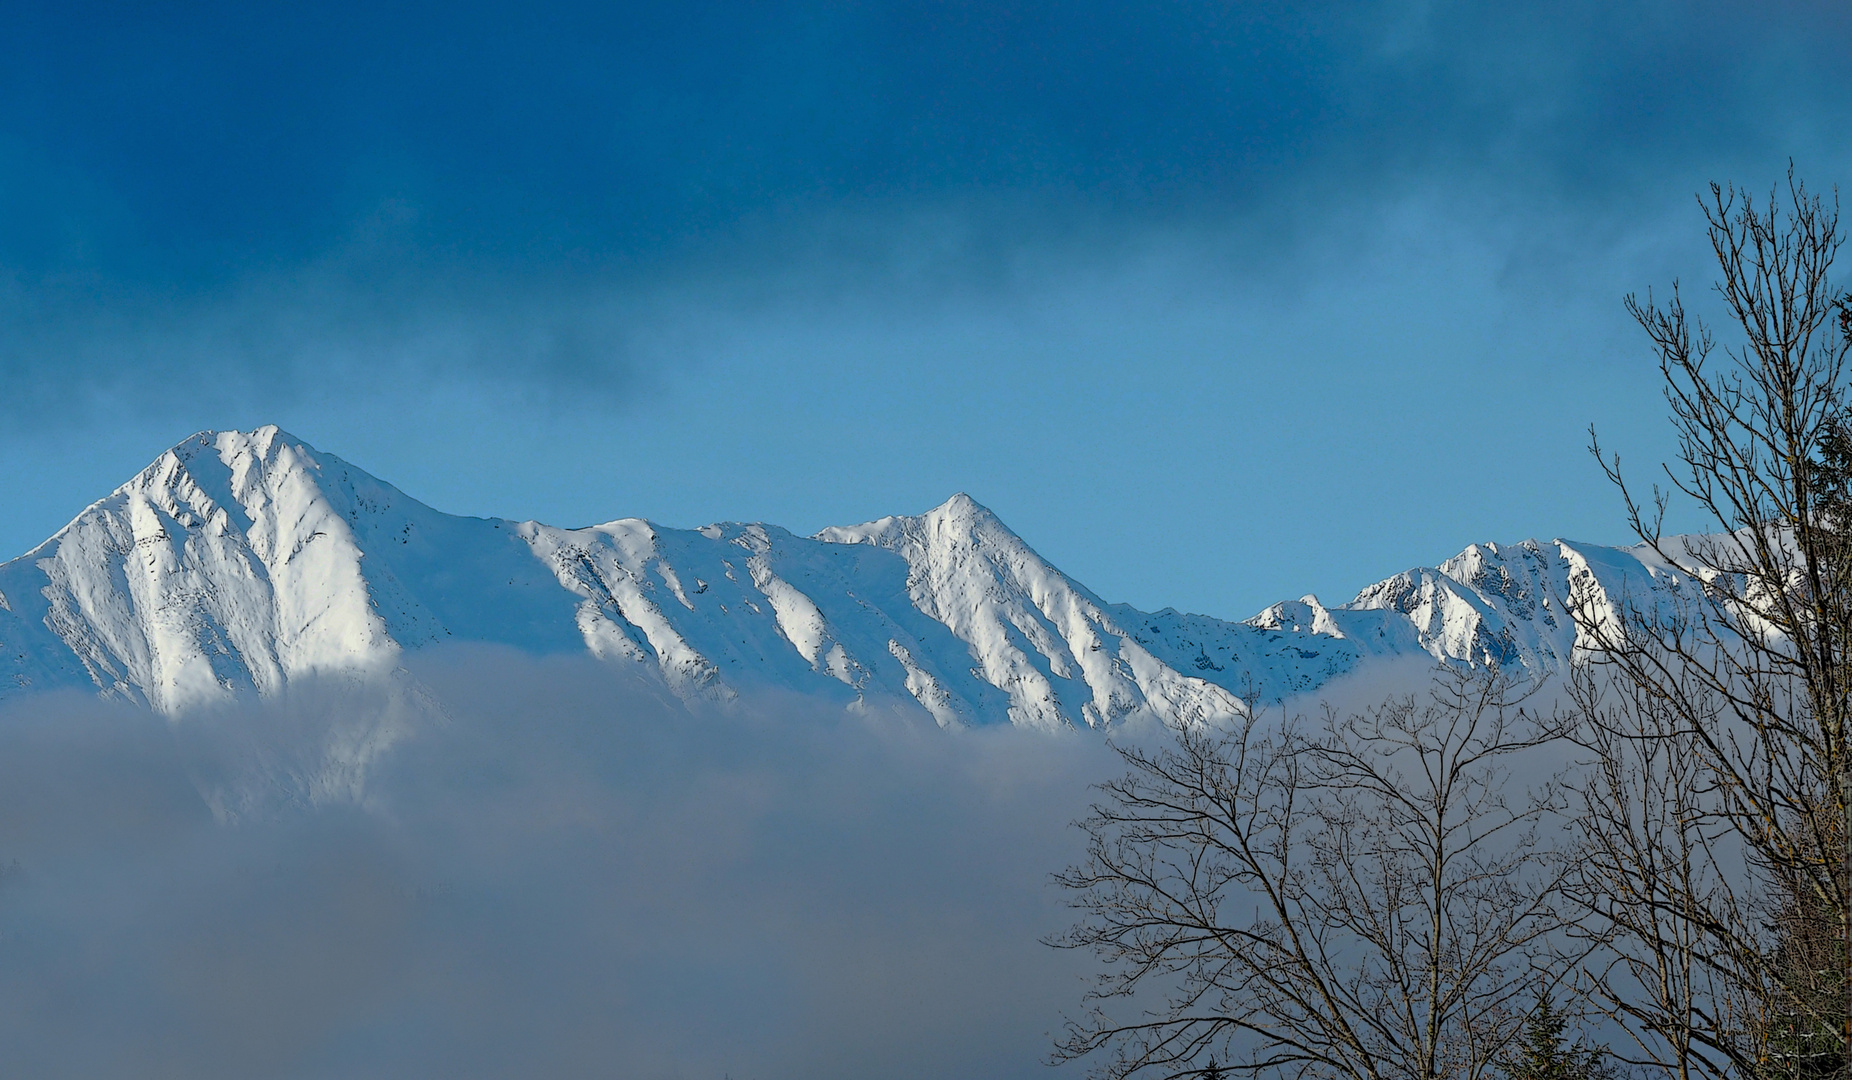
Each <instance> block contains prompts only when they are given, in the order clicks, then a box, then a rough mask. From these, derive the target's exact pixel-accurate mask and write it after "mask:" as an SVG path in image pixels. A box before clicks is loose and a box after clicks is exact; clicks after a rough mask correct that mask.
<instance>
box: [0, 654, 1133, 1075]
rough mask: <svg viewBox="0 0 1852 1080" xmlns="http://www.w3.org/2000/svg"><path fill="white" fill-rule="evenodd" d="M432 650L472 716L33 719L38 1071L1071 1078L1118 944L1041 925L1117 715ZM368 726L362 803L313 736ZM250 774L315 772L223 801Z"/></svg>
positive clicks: (328, 740)
mask: <svg viewBox="0 0 1852 1080" xmlns="http://www.w3.org/2000/svg"><path fill="white" fill-rule="evenodd" d="M416 674H417V676H418V679H419V681H420V683H421V684H422V685H423V686H426V687H429V688H430V689H431V690H432V691H434V693H435V695H436V698H437V700H439V701H441V702H443V708H442V710H441V712H440V711H434V710H422V711H418V712H417V715H416V717H415V719H408V718H407V717H408V716H409V715H410V714H404V715H396V716H389V717H388V718H387V720H386V721H385V722H384V723H383V726H382V723H381V722H379V721H378V720H377V716H375V715H374V713H375V711H376V710H377V709H378V708H379V702H378V701H377V700H373V699H369V698H368V695H367V694H365V693H359V692H333V691H330V692H328V693H326V694H323V695H320V696H310V695H304V696H302V697H300V698H299V699H297V700H296V701H294V702H293V703H289V704H287V705H286V706H284V707H280V708H279V707H264V708H252V709H248V710H244V711H241V712H236V713H230V714H226V715H222V716H218V717H213V718H210V719H202V720H199V721H197V722H193V723H191V724H188V723H183V724H182V725H181V726H180V727H179V728H177V729H175V730H172V731H170V730H169V729H168V727H167V726H166V724H165V723H164V722H163V721H160V720H158V719H157V718H154V717H152V716H149V715H147V714H144V713H140V712H136V711H132V710H128V709H123V708H117V707H113V706H109V705H105V704H99V703H97V702H94V701H91V700H88V699H80V698H41V699H36V700H33V701H29V702H27V703H24V704H21V705H17V706H14V707H12V708H11V709H9V710H7V711H6V712H5V713H4V714H0V866H3V867H5V871H4V876H3V877H0V1046H5V1047H7V1050H6V1071H7V1072H8V1074H9V1075H16V1076H28V1077H62V1076H71V1077H79V1076H81V1077H100V1076H130V1075H133V1076H138V1077H165V1076H172V1077H191V1078H210V1077H221V1076H223V1077H234V1076H235V1077H396V1076H439V1075H441V1076H453V1077H502V1076H510V1077H512V1076H522V1077H530V1076H547V1077H577V1076H586V1077H590V1076H598V1077H610V1076H624V1077H665V1078H667V1077H690V1078H693V1077H713V1078H716V1080H719V1078H721V1077H733V1078H736V1080H754V1078H757V1080H773V1078H777V1077H805V1078H827V1077H866V1076H874V1075H880V1076H890V1077H946V1076H960V1077H974V1078H975V1077H999V1078H1001V1077H1017V1076H1045V1075H1049V1071H1048V1070H1047V1068H1046V1067H1045V1066H1043V1065H1042V1064H1041V1062H1042V1060H1043V1059H1044V1058H1045V1056H1046V1053H1047V1049H1048V1046H1049V1041H1048V1037H1047V1033H1048V1032H1049V1031H1050V1030H1051V1029H1054V1028H1056V1027H1058V1026H1059V1024H1060V1022H1061V1014H1062V1012H1063V1011H1064V1010H1066V1011H1072V1010H1074V1009H1075V1008H1077V1007H1078V1005H1079V994H1080V992H1081V990H1082V985H1081V982H1080V979H1079V976H1080V975H1081V973H1082V972H1084V971H1085V970H1086V967H1087V958H1085V957H1080V956H1075V955H1071V954H1066V953H1061V952H1057V951H1055V950H1052V949H1049V948H1048V947H1046V946H1044V945H1041V944H1040V943H1039V942H1038V938H1039V937H1040V936H1041V935H1044V934H1047V933H1049V932H1051V931H1053V930H1056V929H1059V928H1060V927H1061V926H1063V925H1065V923H1066V922H1067V921H1068V917H1069V913H1068V912H1067V910H1066V909H1065V908H1063V907H1062V905H1061V899H1062V898H1061V897H1060V896H1059V895H1058V894H1057V890H1055V889H1054V888H1053V887H1052V886H1050V885H1049V883H1048V874H1049V873H1050V871H1052V870H1054V869H1057V868H1059V867H1061V866H1063V865H1066V864H1067V863H1068V862H1070V861H1071V860H1072V859H1074V858H1075V857H1076V856H1077V855H1078V854H1079V843H1080V838H1079V837H1078V835H1077V834H1076V833H1075V832H1074V830H1072V829H1070V828H1069V827H1068V822H1069V821H1071V820H1072V819H1073V818H1074V817H1076V816H1078V815H1079V814H1080V813H1081V812H1082V810H1083V808H1084V806H1085V804H1086V802H1087V800H1088V796H1089V792H1088V790H1087V789H1088V785H1089V784H1090V783H1091V782H1093V781H1094V780H1097V779H1099V778H1102V777H1104V776H1106V775H1109V774H1111V773H1113V772H1115V771H1116V766H1115V760H1116V759H1114V758H1113V757H1112V755H1111V754H1110V752H1109V751H1108V750H1107V749H1106V748H1105V747H1104V746H1103V744H1102V743H1101V742H1100V741H1099V740H1098V739H1094V738H1087V737H1084V736H1075V737H1070V738H1049V737H1047V736H1039V735H1031V734H1027V733H1023V732H1017V731H1014V730H1007V729H1005V730H985V731H970V732H954V733H944V732H939V731H936V730H928V729H924V728H921V727H917V726H914V725H913V723H911V722H910V721H907V720H905V719H903V718H898V717H894V718H889V717H873V718H870V717H854V716H845V715H843V714H842V713H841V712H840V711H839V710H836V709H832V708H831V707H829V706H821V705H817V704H814V703H810V702H805V701H803V700H793V699H771V698H760V699H754V700H752V701H750V702H748V703H747V704H746V705H745V706H744V707H741V708H738V709H733V710H727V711H718V710H689V709H686V708H684V707H682V706H680V705H679V704H676V703H673V702H669V701H665V700H663V699H662V698H661V697H660V696H659V695H657V694H654V693H652V692H650V691H649V690H648V689H647V688H643V687H639V686H636V685H633V684H626V683H624V682H621V681H619V680H618V679H617V678H616V677H614V676H613V675H612V674H611V673H609V672H608V671H604V670H601V669H599V668H597V667H596V666H594V665H592V664H590V663H589V662H582V661H577V660H574V661H538V660H533V659H529V658H523V657H518V656H513V655H509V654H505V653H496V652H485V651H479V650H456V651H451V652H447V653H443V654H440V655H438V656H437V657H435V658H427V659H426V660H425V661H423V662H421V666H420V667H419V670H418V671H417V672H416ZM356 732H360V733H362V734H363V735H364V734H365V733H368V732H371V733H373V734H375V735H381V736H382V738H383V737H384V736H388V735H389V736H390V738H389V739H387V740H386V741H391V742H392V745H391V747H390V749H386V750H384V751H383V752H382V753H379V754H378V755H377V756H376V757H375V758H374V760H373V761H372V763H371V764H370V765H369V766H368V768H367V772H366V778H365V783H364V786H363V787H362V788H361V789H360V791H361V795H360V797H359V798H358V800H355V799H352V798H348V797H345V796H342V795H341V794H340V791H339V790H338V785H336V787H334V788H330V787H328V786H326V785H324V786H322V787H319V788H318V787H317V786H316V785H315V783H314V782H313V780H314V778H313V777H312V776H310V775H309V773H311V772H312V771H313V770H312V769H311V768H310V767H309V765H308V764H307V763H309V762H311V761H312V760H313V758H314V753H315V748H318V747H319V748H322V749H326V748H327V747H329V746H347V747H350V748H351V747H352V746H353V745H355V741H354V739H355V733H356ZM253 784H256V785H257V786H260V787H263V788H265V790H269V791H271V792H273V793H278V792H280V793H282V794H281V795H279V796H278V797H277V798H276V799H274V800H272V801H271V803H270V804H268V805H262V806H260V804H261V803H262V802H263V800H255V801H252V800H248V799H247V800H246V801H244V802H239V801H238V800H236V799H232V800H229V801H227V800H226V799H224V798H223V794H224V792H226V791H228V790H243V791H244V792H245V793H247V794H248V793H249V791H250V790H252V789H253V788H252V785H253ZM240 785H244V787H243V788H240ZM202 791H203V792H205V795H202V794H201V793H202ZM209 804H215V805H218V807H219V809H220V811H221V816H220V817H219V818H216V819H215V816H214V813H213V810H212V809H211V806H210V805H209ZM228 805H230V806H234V807H239V806H242V807H245V808H246V810H247V812H244V813H242V814H241V815H240V816H236V817H232V818H229V819H228V818H225V816H224V812H225V807H226V806H228ZM253 807H257V808H258V809H256V810H252V809H251V808H253ZM1060 1071H1061V1072H1065V1071H1066V1070H1060Z"/></svg>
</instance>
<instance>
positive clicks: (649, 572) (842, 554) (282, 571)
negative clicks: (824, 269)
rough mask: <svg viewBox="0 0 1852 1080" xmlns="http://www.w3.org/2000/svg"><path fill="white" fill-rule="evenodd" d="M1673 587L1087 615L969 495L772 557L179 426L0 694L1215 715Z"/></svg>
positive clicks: (1483, 561)
mask: <svg viewBox="0 0 1852 1080" xmlns="http://www.w3.org/2000/svg"><path fill="white" fill-rule="evenodd" d="M1686 580H1687V579H1686V578H1685V576H1684V575H1683V574H1681V573H1680V572H1678V571H1677V570H1676V569H1674V568H1671V567H1668V566H1666V565H1665V564H1664V563H1662V562H1660V561H1659V560H1657V559H1655V558H1654V557H1653V556H1652V555H1651V553H1650V552H1644V551H1642V550H1640V549H1635V548H1627V549H1622V548H1611V547H1601V546H1597V545H1589V544H1576V543H1570V542H1568V541H1563V540H1552V541H1549V542H1538V541H1525V542H1523V543H1520V544H1512V545H1499V544H1475V545H1473V546H1471V547H1469V548H1467V549H1466V550H1465V551H1463V552H1461V553H1460V554H1459V555H1457V556H1455V557H1454V558H1452V559H1449V560H1447V561H1446V562H1444V563H1441V564H1440V565H1439V566H1438V567H1433V568H1421V569H1415V570H1409V571H1406V572H1404V573H1401V574H1397V575H1396V576H1394V577H1392V578H1389V579H1387V580H1385V581H1382V582H1378V583H1377V584H1375V585H1372V586H1370V587H1368V588H1366V589H1364V590H1363V591H1362V592H1361V593H1359V594H1358V596H1357V597H1356V599H1354V600H1352V601H1351V602H1349V603H1347V604H1343V605H1340V606H1336V607H1327V606H1325V605H1323V604H1321V603H1319V601H1318V600H1317V599H1316V598H1315V597H1311V596H1307V597H1304V598H1302V599H1300V600H1295V601H1289V602H1286V603H1281V604H1276V605H1274V606H1273V607H1270V608H1268V609H1266V610H1265V611H1263V612H1261V613H1260V614H1258V615H1256V616H1254V617H1253V618H1251V619H1247V620H1245V621H1243V622H1225V621H1223V620H1220V619H1214V618H1210V617H1208V616H1204V615H1188V614H1182V613H1179V612H1177V611H1174V610H1170V609H1166V610H1164V611H1159V612H1144V611H1139V610H1137V609H1136V608H1132V607H1130V606H1127V605H1124V604H1109V603H1106V602H1105V601H1103V600H1101V599H1100V598H1099V597H1097V596H1095V595H1094V594H1093V593H1092V592H1090V591H1089V590H1088V589H1087V588H1086V587H1085V586H1083V585H1081V584H1080V583H1078V582H1076V581H1074V580H1072V579H1070V578H1068V577H1067V576H1066V575H1064V574H1063V573H1061V571H1059V570H1057V569H1055V568H1054V567H1053V566H1050V565H1049V564H1048V563H1047V562H1045V561H1044V560H1043V559H1042V558H1040V557H1039V556H1038V555H1036V553H1035V552H1034V551H1033V550H1032V549H1031V548H1030V547H1029V545H1028V544H1026V543H1024V542H1023V540H1022V539H1021V538H1020V537H1018V536H1016V535H1015V534H1014V533H1012V532H1011V531H1010V530H1009V529H1008V528H1007V527H1005V526H1004V524H1003V523H1002V522H1001V521H999V520H998V519H997V517H996V516H995V515H994V514H992V513H991V512H990V511H988V510H986V509H985V508H984V507H982V506H979V505H978V504H977V503H975V502H973V501H972V500H971V499H970V498H968V497H966V496H964V495H955V496H953V497H952V498H951V499H949V500H948V501H946V502H945V503H944V504H943V505H941V506H938V507H936V508H934V509H932V510H929V511H927V512H926V513H924V514H920V515H918V516H914V517H888V518H882V519H881V520H879V521H872V522H868V523H867V524H863V525H853V526H848V527H843V528H831V529H825V530H823V531H822V532H820V533H818V534H816V535H815V536H811V537H802V536H796V535H793V534H791V533H789V532H786V531H785V530H783V529H780V528H778V527H776V526H773V525H763V524H738V523H724V524H717V525H709V526H706V527H704V528H699V529H671V528H665V527H662V526H659V525H655V524H652V523H650V522H648V521H643V520H639V519H635V518H626V519H620V520H617V521H611V522H608V523H606V524H603V525H596V526H592V527H590V528H583V529H561V528H554V527H552V526H548V525H542V524H540V523H538V522H533V521H523V522H516V521H504V520H499V519H484V518H472V517H457V516H453V515H449V514H443V513H440V512H438V511H436V510H433V509H431V508H430V507H428V506H425V505H424V504H422V503H420V502H418V501H417V500H415V499H412V498H410V497H409V496H407V495H405V494H404V493H403V492H400V491H398V490H397V489H395V488H393V487H392V486H391V485H389V484H387V483H384V482H383V481H380V480H378V479H375V478H374V477H372V476H370V475H368V474H367V473H366V472H364V471H362V470H360V469H358V468H356V467H354V466H353V465H350V464H348V463H347V462H345V461H342V460H341V459H340V458H338V457H335V456H334V455H332V454H327V453H323V452H321V451H318V450H316V449H314V448H312V447H310V446H308V445H307V444H306V443H304V442H302V441H301V440H299V439H296V438H293V437H292V436H290V435H288V434H287V433H285V432H282V431H280V430H278V429H277V428H275V427H265V428H260V429H258V430H257V431H253V432H237V431H223V432H203V433H201V434H199V435H195V436H194V437H192V438H190V439H188V440H186V441H185V442H183V443H181V444H180V445H179V446H176V447H174V448H173V449H172V450H170V451H168V452H167V453H165V454H162V455H161V456H160V458H159V459H157V460H156V461H155V462H154V463H153V464H152V465H150V466H148V468H146V469H144V470H143V471H142V472H141V474H140V475H138V476H136V477H135V478H134V479H132V480H130V481H129V482H128V483H127V484H124V485H123V486H122V487H120V488H118V489H117V490H116V491H115V492H114V493H113V494H111V495H110V496H109V497H108V498H106V499H103V500H102V501H100V502H98V503H96V504H94V505H92V506H91V507H90V508H88V509H87V510H85V511H84V512H83V513H82V514H80V515H78V517H77V518H76V520H74V521H72V522H71V523H70V524H69V525H67V526H66V527H65V528H63V529H62V530H60V531H59V532H58V533H57V535H55V536H53V537H52V538H51V539H49V540H47V541H46V542H45V543H43V544H41V545H39V547H37V548H36V549H34V550H33V551H31V552H29V553H27V554H26V555H23V556H21V557H19V558H17V559H14V560H12V561H11V562H7V563H4V564H0V698H3V697H8V696H17V695H20V694H25V693H31V692H34V691H38V690H42V689H50V688H60V687H88V688H94V689H95V690H96V691H97V692H99V693H101V694H103V695H105V696H109V697H119V698H125V699H128V700H132V701H135V702H138V703H143V704H145V705H147V706H150V707H152V708H154V709H155V710H158V711H160V712H162V713H165V714H167V715H169V716H178V715H181V714H184V713H186V712H187V711H189V710H192V709H197V708H200V707H202V706H210V705H214V704H221V703H224V702H227V701H233V700H237V699H240V698H250V697H258V698H267V697H274V696H276V695H278V694H280V693H281V692H282V691H283V690H284V689H285V688H286V687H288V686H289V685H290V683H291V682H292V681H295V680H302V679H304V678H316V677H328V676H334V677H337V678H361V679H364V678H367V677H370V676H374V675H380V674H386V673H390V672H392V671H394V670H395V669H397V668H398V667H399V665H400V663H401V661H402V659H403V657H404V655H405V653H406V652H407V651H408V650H417V649H420V648H423V647H426V646H429V645H432V644H433V643H438V642H446V641H475V642H488V643H498V644H503V645H508V646H513V647H516V648H518V649H521V650H525V651H527V652H530V653H538V654H556V653H582V652H589V653H590V654H591V655H593V656H596V657H598V658H600V659H602V660H605V661H607V662H609V663H611V664H616V665H626V666H628V667H630V668H634V669H636V670H639V671H642V672H646V673H648V677H650V678H655V679H660V680H661V681H662V682H663V684H664V685H665V686H666V687H667V688H669V689H670V690H672V691H673V692H674V693H676V694H678V695H680V696H683V697H685V698H701V697H707V698H719V699H726V698H729V697H731V696H733V695H736V694H738V693H740V692H742V691H747V690H751V689H753V688H761V687H774V688H780V689H787V690H793V691H798V692H802V693H805V694H810V695H821V696H823V697H826V698H829V699H833V700H835V701H838V702H840V703H841V704H843V705H844V706H845V707H850V708H861V709H868V708H884V709H885V708H895V709H900V710H902V711H908V710H924V712H925V713H926V714H929V715H930V716H931V717H932V718H933V719H935V720H936V721H937V722H938V723H940V724H941V725H970V724H986V723H996V722H1004V721H1008V722H1013V723H1016V724H1021V725H1028V726H1031V727H1039V728H1060V727H1065V726H1070V725H1073V726H1084V727H1101V726H1107V725H1112V724H1115V723H1118V722H1120V721H1123V720H1126V719H1129V718H1133V717H1149V718H1156V719H1166V720H1179V719H1195V718H1200V719H1213V718H1217V717H1224V716H1228V715H1231V714H1235V713H1238V712H1240V711H1241V710H1242V709H1243V708H1244V701H1245V700H1248V699H1255V698H1260V699H1268V700H1277V699H1280V698H1283V697H1287V696H1290V695H1294V694H1299V693H1303V692H1306V691H1311V690H1315V689H1317V688H1318V687H1319V686H1321V685H1323V684H1324V683H1326V682H1327V681H1329V680H1331V679H1333V678H1335V677H1337V676H1339V675H1343V674H1345V673H1347V672H1350V671H1352V670H1353V669H1356V668H1357V667H1358V666H1359V665H1362V664H1366V663H1369V662H1371V661H1373V660H1375V659H1379V658H1396V657H1409V656H1421V655H1424V654H1425V655H1426V656H1431V657H1433V658H1435V659H1436V660H1440V661H1445V662H1451V663H1461V664H1484V663H1487V662H1496V663H1497V664H1499V665H1500V666H1501V667H1503V668H1505V669H1507V670H1512V669H1522V670H1523V671H1525V672H1527V673H1531V674H1537V675H1541V674H1547V673H1549V672H1552V671H1555V670H1558V669H1559V668H1561V667H1562V666H1563V665H1564V663H1565V662H1566V661H1567V660H1568V659H1569V657H1570V656H1571V655H1572V653H1573V650H1574V649H1575V647H1576V645H1577V641H1578V635H1579V633H1580V630H1579V628H1578V626H1577V624H1576V622H1575V620H1574V619H1573V618H1571V617H1570V614H1569V611H1570V610H1571V609H1573V610H1579V611H1590V612H1598V613H1602V614H1601V615H1600V616H1599V617H1612V614H1613V612H1614V610H1615V608H1616V604H1617V603H1618V602H1619V600H1620V598H1621V597H1622V595H1623V594H1632V595H1636V596H1637V595H1642V594H1643V591H1651V590H1665V589H1668V588H1670V589H1680V590H1682V589H1683V588H1684V587H1685V585H1684V583H1685V581H1686Z"/></svg>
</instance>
